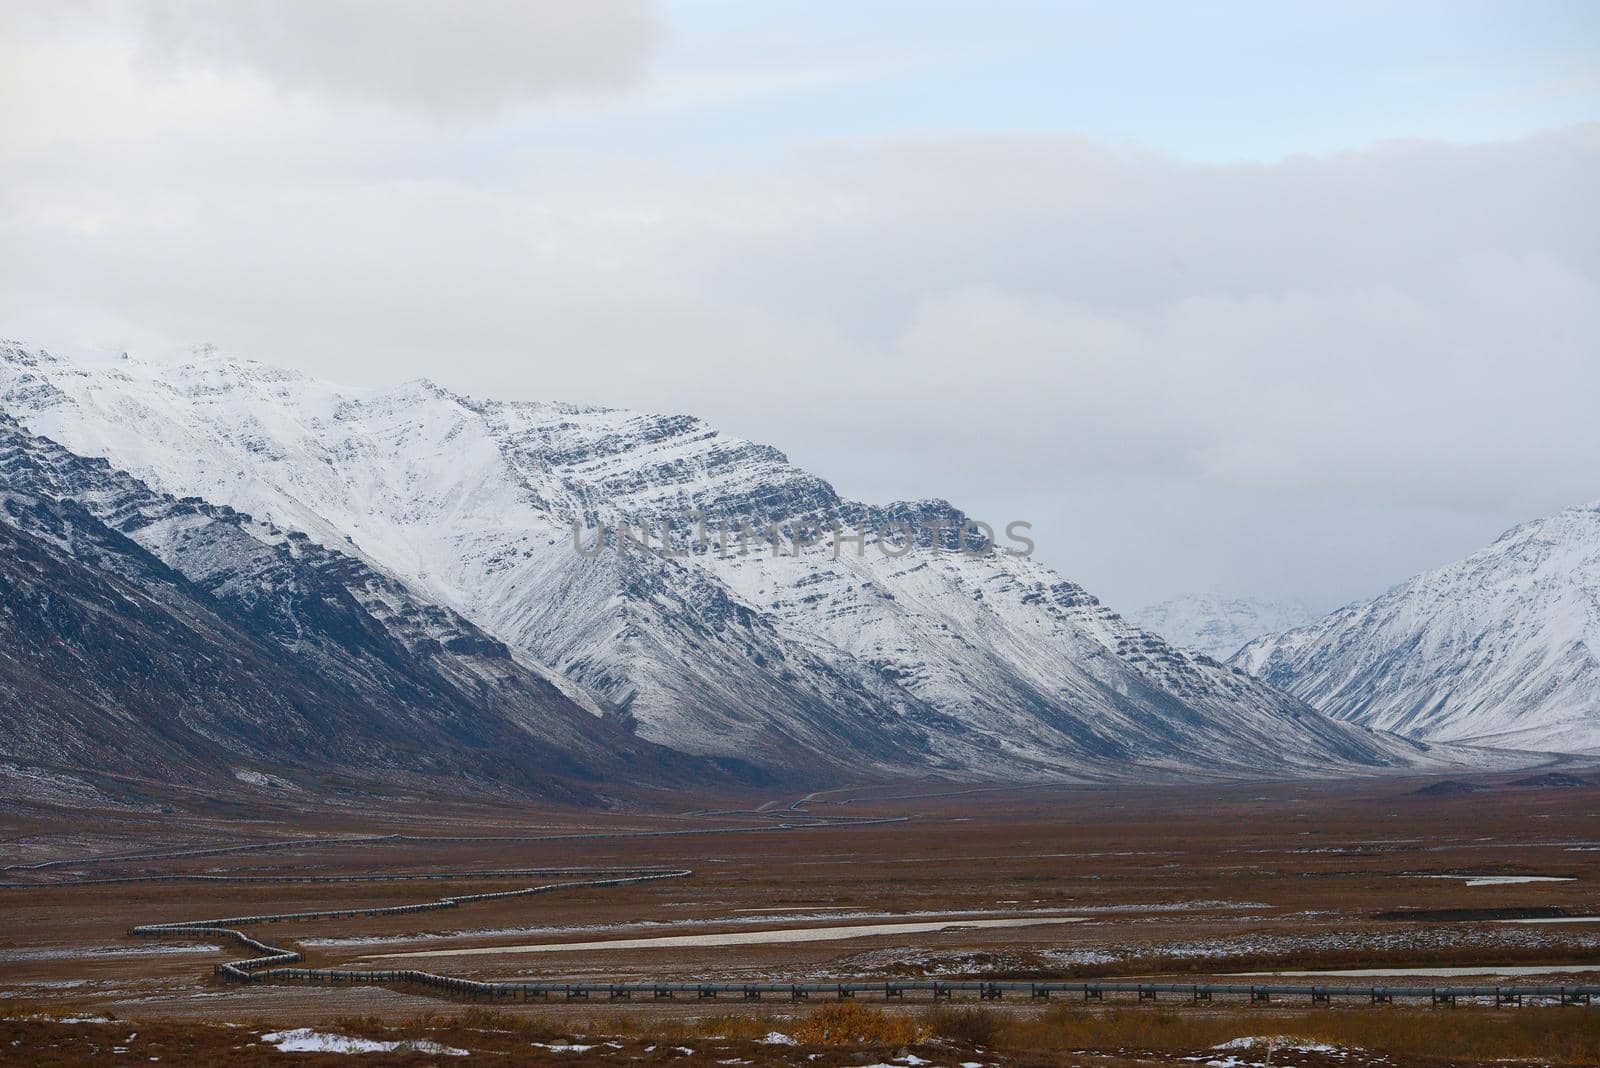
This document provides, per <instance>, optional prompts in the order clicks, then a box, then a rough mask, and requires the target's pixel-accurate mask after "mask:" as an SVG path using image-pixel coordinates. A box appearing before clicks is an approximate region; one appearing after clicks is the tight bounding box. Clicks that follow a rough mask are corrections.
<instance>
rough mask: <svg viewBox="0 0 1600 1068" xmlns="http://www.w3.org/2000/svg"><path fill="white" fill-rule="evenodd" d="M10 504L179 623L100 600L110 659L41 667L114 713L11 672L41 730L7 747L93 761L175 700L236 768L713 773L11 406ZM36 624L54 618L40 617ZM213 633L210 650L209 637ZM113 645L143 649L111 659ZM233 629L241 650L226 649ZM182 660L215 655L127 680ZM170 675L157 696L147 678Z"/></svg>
mask: <svg viewBox="0 0 1600 1068" xmlns="http://www.w3.org/2000/svg"><path fill="white" fill-rule="evenodd" d="M0 503H3V504H4V505H5V515H6V518H7V520H8V521H9V523H10V524H11V526H12V527H13V528H14V531H15V534H16V536H17V537H18V538H19V539H25V538H30V537H31V538H35V539H40V538H42V539H44V540H45V541H47V542H50V543H53V545H54V546H55V548H56V549H57V550H58V551H59V552H60V553H62V554H64V555H66V556H69V557H71V558H72V559H71V561H70V564H69V563H68V562H65V561H62V562H57V564H56V570H57V571H59V572H61V573H62V574H68V573H70V572H71V570H72V567H73V566H76V567H77V568H80V569H83V570H85V571H88V572H92V573H94V574H93V575H89V576H77V579H76V582H75V584H76V585H78V586H82V587H84V588H85V589H93V588H95V587H96V583H97V582H101V583H103V582H106V581H110V582H112V583H113V584H118V583H120V584H122V585H126V586H129V587H132V588H133V590H134V591H135V593H134V594H133V595H130V596H124V597H123V603H127V604H134V603H136V602H137V600H138V599H141V598H142V599H147V600H150V601H153V602H156V603H160V604H170V605H172V606H174V607H173V609H172V611H173V615H174V616H175V618H176V620H177V622H168V623H166V624H164V625H163V627H162V628H160V629H158V630H157V631H153V632H152V631H149V630H148V628H147V629H145V630H142V631H141V630H138V629H137V628H136V627H134V628H133V629H129V625H128V624H127V621H117V620H109V621H108V620H106V619H105V617H106V615H107V613H105V612H103V611H100V612H97V613H93V614H94V615H96V616H97V618H98V620H99V622H100V625H101V626H103V627H105V628H109V631H108V632H109V633H113V634H119V633H120V634H123V636H122V637H120V638H118V639H116V640H109V641H108V642H106V643H103V649H104V652H105V661H106V662H104V663H99V664H97V663H96V662H95V656H94V648H93V646H89V647H87V648H86V650H85V652H84V655H83V659H82V665H81V667H80V669H79V671H78V674H79V677H78V678H77V679H76V680H74V678H73V676H72V673H71V672H68V671H65V670H64V669H61V670H56V671H53V672H48V673H47V674H50V675H52V677H54V678H55V679H56V680H57V684H58V685H57V689H58V690H60V689H62V688H64V689H65V690H66V691H68V692H77V693H78V694H80V695H82V694H87V693H98V694H99V698H100V702H101V703H102V704H103V705H104V706H105V709H106V711H105V712H104V713H103V716H104V718H105V719H106V721H107V723H109V724H115V725H116V726H115V727H110V726H107V727H103V728H102V729H98V730H95V731H90V732H87V734H86V735H85V736H84V737H83V738H80V739H77V740H76V741H69V740H66V739H63V738H62V737H60V736H59V733H58V732H56V731H55V730H54V729H53V728H52V729H49V730H45V729H44V728H43V727H42V726H41V724H55V723H56V722H57V720H58V719H60V706H62V702H61V701H56V702H53V703H40V702H36V701H28V700H24V699H23V698H22V696H21V695H23V694H25V693H26V692H27V688H26V687H23V686H22V685H21V683H20V682H19V683H18V684H17V685H18V687H19V688H17V689H16V690H15V691H14V692H15V693H16V694H17V695H18V701H19V710H18V711H17V713H16V716H15V717H14V718H13V721H12V722H11V725H10V726H11V729H13V730H23V731H24V733H28V734H33V735H38V736H39V737H37V738H35V742H36V743H38V744H33V745H29V746H20V741H21V739H20V738H19V746H20V747H18V748H8V750H7V751H8V752H10V753H12V754H13V755H23V754H26V755H27V756H28V758H29V759H32V760H35V761H45V762H56V763H79V764H82V763H84V762H85V760H86V759H88V758H89V757H91V756H95V755H94V754H93V753H88V754H86V753H84V752H83V751H82V746H83V745H84V744H88V745H90V746H91V747H96V746H97V747H98V748H99V749H100V750H101V752H100V753H99V754H98V756H97V757H95V759H94V761H92V763H95V764H97V765H98V766H105V765H107V764H108V763H109V764H113V765H114V764H116V763H117V762H118V761H120V760H122V759H124V758H125V757H126V755H127V754H128V753H134V752H141V751H143V749H145V748H146V747H147V746H148V744H149V742H150V738H142V737H130V736H131V735H138V734H139V733H140V728H141V727H149V728H151V729H150V732H149V733H150V735H151V737H152V738H159V737H162V736H163V735H164V733H172V732H164V731H163V729H162V728H161V727H160V724H162V723H164V722H166V718H165V717H168V716H170V715H171V714H172V713H173V712H174V711H176V715H177V717H178V720H179V721H180V722H181V724H182V725H183V726H184V727H185V728H186V729H187V730H188V731H189V732H190V734H188V735H185V734H184V733H183V732H182V731H177V732H176V734H174V735H173V737H172V738H169V741H170V742H171V743H172V745H171V751H172V753H175V754H180V755H181V754H187V755H188V756H189V757H191V758H194V759H197V760H201V763H202V764H204V763H205V762H206V761H209V762H210V770H211V771H213V772H216V771H219V770H221V771H223V772H224V774H223V777H224V778H228V777H229V775H228V774H227V773H226V767H225V765H224V764H223V762H224V761H225V758H226V756H227V754H230V753H231V754H232V755H233V758H234V759H243V760H246V761H267V762H271V763H274V764H277V765H280V766H281V765H284V764H291V765H300V766H304V767H308V768H316V767H323V768H328V767H338V768H344V769H347V770H350V771H357V772H360V773H362V774H364V775H369V776H370V775H372V774H378V775H380V776H381V777H383V778H385V779H390V780H394V779H404V778H407V777H416V776H419V775H420V776H434V775H458V776H459V775H465V776H466V777H468V778H469V779H472V780H475V781H477V782H479V783H498V784H506V785H512V786H517V787H520V788H523V789H533V790H536V791H537V792H541V793H546V794H549V793H557V794H562V795H564V796H569V797H576V796H579V794H578V793H576V792H574V785H575V784H578V783H582V782H588V783H593V782H595V781H598V780H600V779H602V778H607V777H613V776H619V775H633V776H636V777H640V778H652V779H656V780H659V781H663V782H668V781H672V780H673V779H674V778H676V779H678V780H680V781H682V780H687V779H690V778H693V779H697V780H702V781H703V780H704V779H706V778H715V777H717V774H718V770H717V769H715V768H707V767H704V766H701V765H699V764H696V763H695V762H693V761H688V760H685V759H684V758H682V757H680V756H678V755H677V754H673V753H671V752H670V751H666V750H659V749H656V748H654V747H650V746H648V745H645V744H643V743H640V742H639V741H638V740H637V739H634V738H632V737H631V736H630V735H628V734H627V733H626V732H624V731H622V730H620V729H618V728H617V727H616V726H615V725H608V724H605V723H603V722H601V721H598V720H596V719H595V718H594V717H593V716H592V715H591V714H590V713H588V712H587V711H585V710H583V709H582V708H580V707H578V706H577V705H575V704H573V703H572V702H571V701H570V700H569V699H568V698H567V697H566V696H565V695H564V694H563V693H562V692H561V691H560V690H559V689H558V688H557V687H555V686H553V685H552V684H551V683H550V682H548V681H547V680H546V679H544V678H543V677H542V676H540V675H538V674H537V673H535V672H533V671H530V670H529V669H528V668H526V667H525V666H523V665H520V664H518V663H516V661H515V660H514V659H513V657H512V656H511V655H510V654H509V651H508V650H507V649H506V648H505V646H504V645H502V644H501V643H499V642H497V641H494V640H493V639H491V638H489V637H488V636H487V635H485V634H484V633H483V632H482V631H480V630H478V629H477V628H476V627H474V626H472V625H471V624H470V623H468V622H467V621H466V620H464V619H461V618H460V617H458V616H456V615H454V614H453V613H451V612H449V611H448V610H445V609H442V608H439V607H438V606H435V605H432V604H428V603H426V602H423V601H419V600H418V599H417V598H416V597H415V596H413V595H412V594H411V593H410V592H409V591H408V590H406V589H405V587H403V586H402V585H400V584H399V583H397V582H395V581H394V580H392V579H389V578H387V577H386V576H383V575H380V574H378V573H376V572H373V571H372V570H371V569H370V568H368V567H367V566H366V565H365V564H363V563H361V562H359V561H357V560H354V559H352V558H350V557H348V556H345V555H343V554H341V553H338V552H336V551H333V550H330V549H326V548H324V547H322V546H319V545H316V544H314V543H312V542H311V541H310V540H309V539H308V538H307V537H306V536H304V535H302V534H297V533H293V532H289V533H285V532H283V531H280V530H277V529H275V528H273V527H271V526H270V525H268V524H265V523H263V522H260V521H258V520H255V519H253V518H252V517H250V516H249V515H246V514H243V513H239V512H235V511H233V510H231V509H227V508H218V507H214V506H211V505H209V504H206V503H205V502H204V501H201V500H199V499H197V498H188V499H185V500H178V499H175V498H173V497H171V496H167V495H163V494H158V493H155V492H153V491H151V490H150V489H149V488H148V487H147V486H145V485H144V484H143V483H142V482H140V481H138V480H137V479H134V478H132V477H131V476H129V475H127V474H126V473H124V472H122V471H119V470H117V469H115V468H113V467H111V466H110V465H109V464H108V463H107V462H106V461H104V460H103V459H92V460H91V459H85V458H83V457H79V456H77V455H75V454H73V453H71V452H68V451H67V450H66V449H64V448H62V447H61V446H59V445H57V444H56V443H55V442H53V441H50V440H48V439H45V438H41V437H37V436H34V435H31V434H28V433H27V432H26V431H24V430H23V429H22V428H21V427H19V426H18V425H17V424H16V423H15V422H14V421H13V420H11V419H10V418H9V417H8V416H5V415H3V414H0ZM91 535H92V536H91ZM63 581H64V580H63ZM100 599H101V600H104V599H105V598H104V597H101V598H100ZM135 614H136V615H137V614H139V613H135ZM146 614H148V613H146ZM63 627H65V628H66V629H65V630H64V631H63V632H62V633H60V634H57V635H55V637H54V640H53V641H51V642H48V643H46V644H48V645H52V646H60V647H67V648H70V647H71V646H72V644H73V642H72V640H71V636H72V634H75V633H77V632H78V631H80V630H81V629H82V627H81V626H79V625H76V624H74V625H71V626H67V625H66V624H63ZM119 627H121V628H122V629H121V631H119V629H118V628H119ZM34 629H35V630H36V631H38V632H39V633H46V632H48V627H46V626H45V625H44V623H43V622H39V621H36V626H35V627H34ZM123 632H126V633H123ZM208 634H209V635H213V636H214V637H215V642H214V643H213V644H215V645H216V646H217V649H215V650H213V649H207V648H205V646H206V642H207V638H206V635H208ZM167 635H175V637H173V638H172V639H171V640H170V641H166V640H165V639H164V636H167ZM119 645H120V646H123V647H126V648H129V649H131V650H132V652H130V653H128V654H126V655H124V656H120V657H119V656H118V655H117V654H115V653H113V652H112V650H113V649H115V648H117V647H118V646H119ZM230 645H231V646H233V647H234V648H235V649H236V650H242V651H236V652H235V653H234V654H233V655H232V656H229V657H224V658H222V659H221V660H220V661H219V660H218V657H217V652H218V651H219V650H224V649H225V648H226V647H228V646H230ZM183 657H189V658H190V659H191V660H192V661H193V662H194V664H200V663H207V664H210V665H211V666H209V667H207V668H205V669H204V670H200V669H198V668H197V667H195V666H193V664H189V663H185V665H184V667H183V668H182V669H178V670H170V671H168V672H166V673H165V674H162V673H149V672H144V671H141V670H139V669H138V668H137V667H136V668H135V670H134V675H135V676H137V677H138V678H141V679H143V681H139V682H136V683H135V682H132V681H124V682H120V683H119V681H118V678H119V677H120V676H119V674H118V673H119V671H122V670H123V669H124V668H125V667H126V665H127V664H130V663H131V664H134V665H147V664H149V663H151V662H160V661H162V660H181V659H182V658H183ZM218 664H221V665H222V666H221V667H218V666H217V665H218ZM58 667H59V665H58ZM151 674H153V675H154V676H155V677H153V678H150V677H146V676H147V675H151ZM19 678H20V676H19ZM269 679H270V683H269V682H268V680H269ZM167 688H172V692H170V693H166V694H165V696H164V697H163V698H162V699H161V700H160V701H159V702H156V703H155V704H154V705H148V702H149V698H150V692H151V691H152V690H157V691H161V692H165V690H166V689H167ZM235 690H237V691H238V692H237V693H235V692H234V691H235ZM68 704H69V705H70V702H69V703H68ZM128 712H131V713H133V714H134V715H133V719H131V720H130V719H129V718H128V716H127V714H126V713H128ZM30 724H31V726H26V725H30ZM191 735H192V736H191ZM46 736H48V737H49V738H50V739H53V741H51V742H50V744H45V743H44V742H43V741H41V739H42V738H44V737H46ZM197 738H198V739H203V740H204V743H205V744H199V743H198V742H197ZM163 765H166V766H168V767H169V768H170V767H172V766H173V762H172V759H171V758H170V755H169V758H168V759H165V760H161V761H156V762H153V763H147V765H146V768H145V770H146V771H149V770H150V769H151V768H154V767H160V766H163ZM578 789H579V790H580V791H581V790H582V787H579V788H578Z"/></svg>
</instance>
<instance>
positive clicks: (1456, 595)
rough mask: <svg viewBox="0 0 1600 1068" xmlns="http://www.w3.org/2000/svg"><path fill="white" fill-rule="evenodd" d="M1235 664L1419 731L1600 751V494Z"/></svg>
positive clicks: (1509, 744)
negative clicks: (1595, 498)
mask: <svg viewBox="0 0 1600 1068" xmlns="http://www.w3.org/2000/svg"><path fill="white" fill-rule="evenodd" d="M1233 663H1234V664H1236V665H1238V666H1240V667H1243V668H1245V669H1246V670H1248V671H1250V672H1251V673H1253V674H1255V675H1257V676H1258V677H1260V678H1262V679H1265V680H1266V681H1268V682H1271V683H1272V684H1273V685H1275V686H1279V687H1282V688H1284V689H1286V690H1288V691H1290V692H1291V693H1295V694H1298V695H1299V696H1301V697H1303V698H1305V699H1306V700H1307V701H1309V702H1311V703H1312V704H1315V705H1316V706H1317V707H1318V708H1321V709H1322V710H1324V711H1325V712H1327V713H1329V714H1330V715H1333V716H1337V717H1339V718H1340V719H1345V720H1349V721H1352V722H1356V723H1363V724H1367V725H1370V726H1373V727H1377V728H1380V729H1383V730H1390V731H1396V732H1399V733H1402V734H1406V735H1409V736H1411V737H1415V738H1424V739H1430V740H1435V741H1470V742H1472V743H1474V744H1480V745H1492V746H1499V747H1505V748H1522V749H1538V750H1551V751H1557V752H1597V751H1600V502H1596V503H1594V504H1590V505H1586V506H1584V507H1581V508H1568V509H1566V510H1565V511H1562V512H1557V513H1556V514H1555V515H1553V516H1550V517H1548V518H1546V519H1539V520H1535V521H1533V522H1531V523H1524V524H1522V525H1521V526H1518V527H1515V528H1513V529H1512V530H1510V531H1507V532H1506V533H1505V534H1503V535H1501V536H1500V538H1499V539H1498V540H1496V541H1495V542H1494V544H1492V545H1490V546H1488V547H1487V548H1484V549H1482V550H1480V551H1478V552H1476V553H1473V554H1472V555H1471V556H1469V557H1467V558H1466V559H1464V560H1460V561H1457V562H1456V563H1453V564H1449V565H1447V566H1445V567H1441V568H1439V569H1438V570H1436V571H1429V572H1426V573H1425V574H1422V575H1418V576H1417V577H1416V578H1414V579H1412V580H1411V581H1410V582H1407V583H1405V584H1403V585H1401V586H1397V587H1395V588H1394V589H1392V590H1390V591H1389V592H1388V593H1386V594H1384V595H1383V596H1382V597H1379V598H1377V599H1376V600H1374V601H1371V602H1369V603H1366V604H1358V605H1352V606H1350V607H1347V608H1341V609H1339V610H1338V611H1336V612H1334V613H1333V614H1332V615H1329V616H1328V617H1326V618H1325V619H1322V620H1319V621H1318V622H1316V623H1313V624H1311V625H1309V626H1305V627H1301V628H1298V629H1296V630H1291V631H1288V632H1287V633H1284V634H1279V635H1276V636H1271V637H1265V638H1261V639H1258V640H1256V641H1254V642H1251V643H1250V644H1249V645H1248V646H1246V647H1245V648H1244V649H1242V650H1240V652H1239V654H1238V655H1237V656H1235V657H1234V658H1233Z"/></svg>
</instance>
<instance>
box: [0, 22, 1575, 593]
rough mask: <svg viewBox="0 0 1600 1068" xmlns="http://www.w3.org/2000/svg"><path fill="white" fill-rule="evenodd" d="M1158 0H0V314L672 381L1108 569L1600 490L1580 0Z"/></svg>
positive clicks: (56, 341) (1205, 574) (514, 393)
mask: <svg viewBox="0 0 1600 1068" xmlns="http://www.w3.org/2000/svg"><path fill="white" fill-rule="evenodd" d="M1184 6H1187V5H1176V4H1168V3H1160V4H1150V5H1142V4H1128V3H1116V4H1111V3H1105V4H1071V3H1061V2H1054V3H1051V2H1039V3H1009V2H995V0H985V2H983V3H977V2H966V3H941V2H936V0H917V2H905V3H886V2H872V0H850V2H848V3H846V2H838V3H829V2H818V0H808V2H805V3H798V2H796V3H788V2H777V0H765V2H763V3H759V4H752V3H736V2H732V0H681V2H678V3H662V4H651V3H644V2H631V0H583V2H582V3H576V2H566V0H563V2H559V3H539V2H529V0H524V2H518V3H509V2H493V0H475V2H474V3H471V4H448V5H447V4H444V3H418V2H414V0H231V2H227V3H215V4H212V3H198V2H170V3H157V2H152V3H145V4H119V3H75V2H72V0H52V2H49V3H39V4H35V5H31V6H30V5H29V4H28V3H19V2H17V0H8V2H6V3H3V4H0V336H7V335H9V336H13V337H18V338H21V339H23V340H26V341H29V342H32V343H37V344H40V345H44V346H46V347H58V348H61V349H65V350H73V349H113V350H121V349H128V350H132V351H134V352H138V353H141V354H146V355H152V356H159V355H162V354H165V353H170V352H174V351H178V350H181V349H184V348H187V347H188V346H190V345H193V344H195V343H199V342H211V343H215V344H217V345H219V346H220V347H222V348H224V349H225V350H229V351H233V352H238V353H240V354H243V355H248V356H253V357H257V358H260V359H264V360H269V361H272V362H276V363H282V364H287V365H291V366H296V367H300V368H304V369H307V370H311V371H314V372H316V373H318V374H321V375H323V376H326V377H329V378H334V379H337V380H343V381H348V382H352V383H366V384H375V385H376V384H385V383H389V382H395V381H400V380H403V379H406V378H413V377H417V376H424V375H425V376H427V377H430V378H433V379H435V380H436V381H439V382H441V383H443V384H446V385H449V386H452V387H454V388H458V389H461V390H463V391H466V392H472V393H479V394H485V395H492V396H498V397H505V398H531V399H560V400H574V401H586V402H597V403H607V404H614V405H624V406H630V407H638V408H644V409H650V410H657V411H672V412H692V413H694V414H697V415H701V416H704V417H705V418H707V419H709V420H711V421H712V422H713V423H714V424H716V425H718V426H720V427H722V428H723V429H724V430H726V431H728V432H730V433H734V434H739V435H742V436H745V437H751V438H755V439H758V440H761V441H767V442H771V443H773V444H776V445H778V446H779V447H780V448H782V449H784V450H785V451H786V452H787V453H788V454H789V455H790V457H791V458H792V459H793V460H795V461H796V462H797V463H800V464H802V465H803V466H806V467H808V468H810V469H812V470H814V471H816V472H818V473H819V474H821V475H823V476H825V477H827V478H829V479H830V480H832V481H833V482H834V483H835V484H836V485H837V486H838V487H839V489H840V490H841V491H842V492H844V493H846V494H849V495H852V496H857V497H862V498H867V499H875V500H890V499H896V498H912V497H925V496H942V497H946V498H948V499H950V500H952V501H953V502H955V503H956V504H958V505H960V506H962V507H964V508H966V509H967V510H968V511H969V512H971V513H972V514H974V515H976V516H979V517H981V518H984V519H987V520H989V521H991V522H995V523H996V525H998V524H999V523H1001V522H1005V521H1009V520H1012V519H1027V520H1031V521H1032V522H1033V523H1034V524H1035V533H1036V540H1037V541H1038V543H1039V546H1040V552H1041V555H1042V556H1043V557H1044V558H1045V559H1046V560H1047V561H1049V562H1050V563H1052V564H1054V565H1055V566H1056V567H1058V568H1059V569H1060V570H1061V571H1062V572H1063V573H1065V574H1066V575H1067V576H1069V577H1071V578H1073V579H1075V580H1077V581H1080V582H1082V583H1084V584H1085V585H1086V586H1088V587H1089V588H1090V589H1091V590H1092V591H1094V592H1096V593H1099V594H1101V595H1102V596H1103V597H1104V598H1105V599H1106V600H1108V601H1109V602H1110V603H1111V604H1112V605H1113V606H1118V607H1123V608H1133V607H1136V606H1138V605H1140V604H1143V603H1146V602H1148V601H1152V600H1158V599H1161V598H1165V597H1168V596H1173V595H1176V594H1180V593H1184V592H1214V593H1225V594H1236V595H1249V596H1279V595H1282V596H1302V597H1308V598H1310V599H1311V600H1313V601H1316V602H1321V603H1322V604H1324V605H1331V604H1333V603H1336V602H1341V601H1344V600H1349V599H1353V598H1357V597H1365V596H1369V595H1372V594H1374V593H1376V592H1378V591H1379V590H1381V589H1383V588H1384V587H1386V586H1388V585H1389V584H1391V583H1393V582H1396V581H1399V580H1400V579H1403V578H1405V577H1406V576H1408V575H1409V574H1410V573H1412V572H1414V571H1416V570H1419V569H1421V568H1424V567H1428V566H1433V565H1436V564H1439V563H1443V562H1445V561H1447V560H1449V559H1451V558H1453V557H1456V556H1459V555H1461V554H1463V553H1465V552H1467V551H1470V550H1472V549H1474V548H1476V547H1478V546H1479V545H1481V544H1483V543H1484V542H1486V541H1487V540H1489V539H1490V538H1492V537H1493V536H1494V535H1495V534H1497V533H1498V532H1499V531H1500V530H1501V529H1503V528H1505V527H1506V526H1509V525H1510V524H1512V523H1514V522H1517V521H1520V520H1522V519H1525V518H1531V517H1534V516H1537V515H1539V514H1542V513H1546V512H1549V511H1553V510H1555V509H1557V508H1560V507H1562V506H1565V505H1569V504H1577V503H1583V502H1586V501H1591V500H1594V499H1596V498H1600V213H1597V211H1596V208H1595V203H1596V195H1595V190H1596V189H1600V125H1597V123H1596V120H1600V5H1597V4H1593V3H1588V2H1586V0H1572V2H1567V3H1540V2H1531V0H1516V2H1506V3H1492V4H1485V3H1471V2H1466V0H1449V2H1439V3H1425V2H1421V0H1418V2H1410V3H1405V4H1392V3H1382V4H1378V3H1374V4H1362V3H1337V4H1335V3H1326V4H1323V3H1291V4H1285V3H1281V2H1264V3H1233V4H1227V3H1224V4H1209V5H1205V6H1204V11H1203V13H1184V12H1182V11H1180V10H1179V9H1180V8H1181V7H1184ZM443 12H449V14H448V15H444V14H441V13H443Z"/></svg>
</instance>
